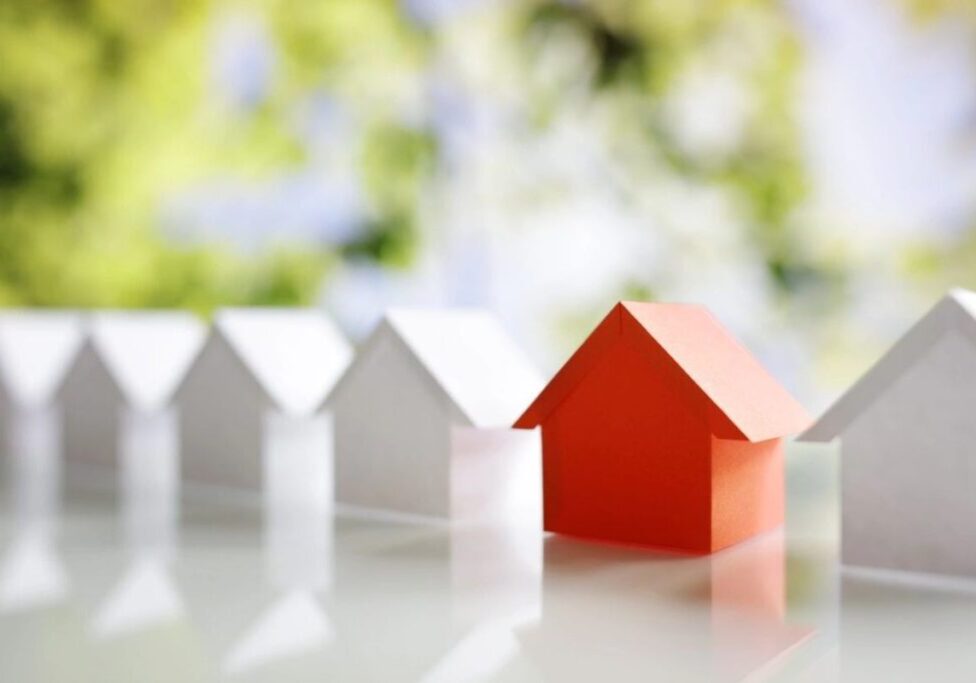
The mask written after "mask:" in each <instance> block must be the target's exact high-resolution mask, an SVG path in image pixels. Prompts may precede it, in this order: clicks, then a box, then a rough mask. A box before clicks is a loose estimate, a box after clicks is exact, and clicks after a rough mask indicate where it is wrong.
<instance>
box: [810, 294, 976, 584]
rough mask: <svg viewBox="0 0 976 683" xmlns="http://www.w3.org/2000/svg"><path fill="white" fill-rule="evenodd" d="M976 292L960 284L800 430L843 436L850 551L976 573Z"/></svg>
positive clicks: (904, 566)
mask: <svg viewBox="0 0 976 683" xmlns="http://www.w3.org/2000/svg"><path fill="white" fill-rule="evenodd" d="M974 406H976V293H973V292H969V291H965V290H954V291H952V292H951V293H949V294H948V295H947V296H946V297H945V298H943V299H942V300H941V301H939V303H938V304H936V305H935V307H934V308H933V309H932V310H931V311H929V312H928V314H926V315H925V316H924V317H923V318H922V319H921V320H920V321H919V322H918V323H916V324H915V326H914V327H913V328H912V329H911V330H909V331H908V333H907V334H906V335H905V336H904V337H902V339H901V340H899V341H898V343H897V344H895V346H894V347H893V348H892V349H891V350H890V351H889V352H888V353H887V354H886V355H885V356H884V357H882V358H881V360H880V361H878V363H877V364H875V365H874V367H872V368H871V369H870V370H869V371H868V372H867V374H866V375H864V377H862V378H861V379H860V380H858V382H857V383H856V384H854V386H853V387H851V389H850V390H849V391H848V392H847V393H846V394H844V395H843V396H842V397H841V398H840V399H839V400H838V401H837V402H836V403H835V404H834V405H833V406H832V407H831V408H830V409H829V410H827V412H826V413H824V415H823V416H822V417H821V418H820V419H819V420H818V421H817V423H816V424H814V425H813V426H812V427H811V428H810V429H809V430H808V431H807V432H806V433H804V434H803V435H802V436H801V437H800V438H801V440H804V441H820V442H827V441H832V440H834V439H839V440H840V451H841V509H842V512H841V528H842V542H841V555H842V560H843V562H844V563H845V564H848V565H857V566H864V567H871V568H880V569H893V570H904V571H916V572H930V573H936V574H953V575H965V576H976V495H974V491H976V460H974V457H973V444H974V443H976V420H974V419H973V407H974Z"/></svg>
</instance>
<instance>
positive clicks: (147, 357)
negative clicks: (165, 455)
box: [60, 311, 206, 467]
mask: <svg viewBox="0 0 976 683" xmlns="http://www.w3.org/2000/svg"><path fill="white" fill-rule="evenodd" d="M205 336H206V327H205V326H204V324H203V322H201V321H200V320H199V319H198V318H196V317H195V316H193V315H192V314H189V313H183V312H176V311H167V312H162V311H161V312H144V311H140V312H123V311H112V312H100V313H95V314H93V315H92V316H91V317H90V318H89V320H88V335H87V339H86V340H85V344H84V346H83V347H82V349H81V352H80V353H79V354H78V357H77V359H76V361H75V363H74V365H73V366H72V368H71V371H70V372H69V373H68V376H67V379H66V380H65V382H64V386H63V387H62V389H61V393H60V395H61V401H62V404H63V406H64V437H65V456H66V459H67V461H68V462H69V463H86V464H97V465H105V466H111V467H115V466H116V465H119V464H121V460H123V459H124V458H125V456H126V453H128V452H129V451H131V450H136V449H138V450H140V451H142V453H141V454H140V453H133V455H134V456H136V457H141V458H143V459H145V458H146V457H147V453H148V451H149V449H150V448H151V446H150V445H149V444H148V443H147V441H152V440H153V439H154V438H155V439H156V440H157V441H158V443H159V445H160V446H163V447H165V450H167V451H169V452H170V453H169V458H170V460H171V462H170V465H173V466H175V465H176V460H175V458H176V455H177V454H176V446H177V444H176V439H177V437H178V432H177V429H178V427H177V420H176V416H175V414H174V412H173V411H172V406H171V402H172V399H173V394H174V393H175V391H176V388H177V386H178V385H179V383H180V382H181V381H182V379H183V377H184V375H185V374H186V371H187V369H188V368H189V367H190V363H192V362H193V359H194V357H195V356H196V354H197V353H198V352H199V350H200V347H201V345H202V344H203V340H204V338H205ZM130 444H131V445H132V446H133V447H134V448H129V445H130Z"/></svg>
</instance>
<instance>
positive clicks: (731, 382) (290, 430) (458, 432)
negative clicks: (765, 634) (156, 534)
mask: <svg viewBox="0 0 976 683" xmlns="http://www.w3.org/2000/svg"><path fill="white" fill-rule="evenodd" d="M974 343H976V294H973V293H971V292H967V291H962V290H954V291H953V292H951V293H950V294H949V295H947V296H946V297H945V298H944V299H943V300H942V301H940V302H939V303H938V304H937V305H936V306H935V308H934V309H933V310H932V311H931V312H930V313H929V314H927V315H926V316H925V317H924V318H923V319H922V320H921V321H920V322H919V323H918V324H917V325H916V326H915V327H913V328H912V330H911V331H910V332H909V333H908V334H907V335H906V336H905V337H904V338H903V339H902V340H901V341H899V342H898V343H897V344H896V345H895V346H894V347H893V349H892V350H891V351H890V352H889V353H888V354H886V355H885V356H884V357H883V358H882V359H881V360H880V361H879V362H878V364H877V365H876V366H875V367H874V368H873V369H872V370H870V371H869V372H868V373H867V374H866V375H865V377H864V378H862V379H861V380H860V381H859V382H858V383H857V384H855V385H854V387H852V388H851V390H850V391H849V392H848V393H847V394H846V395H845V396H844V397H842V398H841V400H840V401H838V403H837V404H836V405H835V406H833V407H832V408H831V409H830V410H829V411H827V413H826V414H825V415H824V416H823V418H822V419H821V420H820V421H819V422H817V423H816V424H814V425H813V426H812V427H811V426H810V423H811V420H810V418H809V417H808V416H807V414H806V412H805V411H804V409H803V408H802V407H801V406H800V405H799V404H798V403H797V402H796V401H795V400H794V399H793V398H792V397H791V396H790V395H789V394H788V393H787V392H786V391H785V390H784V389H783V388H782V387H781V386H779V384H778V383H777V382H776V381H775V380H774V379H773V378H772V377H771V376H770V375H769V374H768V373H767V372H766V371H765V370H764V369H763V368H762V367H761V365H760V364H759V363H758V362H757V361H756V360H755V359H754V358H753V357H752V355H751V354H750V353H749V352H748V350H747V349H746V348H745V347H744V346H743V345H741V344H740V343H739V342H738V341H737V340H736V339H734V338H733V337H732V335H730V334H729V333H728V332H727V331H726V330H725V329H724V328H723V327H722V325H721V324H720V323H719V322H718V321H717V320H716V319H715V318H714V317H713V316H712V315H711V314H710V313H708V311H707V310H705V309H704V308H702V307H700V306H695V305H680V304H643V303H622V304H618V305H617V306H615V307H614V308H613V309H612V310H611V312H610V313H609V314H608V315H607V317H606V318H605V319H604V320H603V321H602V322H601V323H600V324H599V325H598V326H597V328H596V329H595V330H594V331H593V333H592V334H591V335H590V336H589V337H588V338H587V339H586V341H585V342H584V343H583V344H582V345H581V347H580V348H579V350H578V351H577V352H576V353H574V354H573V356H572V357H571V358H570V359H569V360H568V361H567V363H566V364H565V365H564V366H563V368H562V369H561V370H560V371H559V372H558V373H557V374H556V375H555V376H554V377H553V379H552V380H551V382H550V383H549V384H548V385H547V386H543V381H542V380H541V378H540V376H539V374H538V373H537V372H536V371H535V369H534V368H533V367H532V365H531V364H530V363H529V362H528V361H527V360H526V358H525V357H524V355H523V354H522V353H521V351H520V350H519V348H518V347H517V346H516V345H515V344H514V343H513V341H512V340H511V339H510V338H509V337H508V335H507V334H506V333H505V331H504V330H503V329H502V327H501V326H500V324H499V323H498V322H497V320H496V319H495V318H494V317H492V316H491V315H490V314H488V313H485V312H482V311H475V310H399V311H391V312H390V313H388V314H387V316H386V317H385V318H384V320H383V321H382V322H381V323H380V324H379V326H378V327H377V328H376V330H375V331H374V332H373V334H372V335H371V336H370V338H369V339H368V340H367V341H366V342H365V343H364V344H363V345H362V346H361V347H360V348H359V350H358V352H355V353H354V351H353V349H352V348H351V347H350V345H349V344H348V343H347V342H346V341H345V340H344V339H343V337H342V336H341V334H340V333H339V332H338V331H337V330H336V329H335V327H334V326H333V325H332V323H331V322H330V321H329V320H328V319H327V318H326V317H325V316H324V314H322V313H321V312H318V311H313V310H282V309H246V310H245V309H227V310H222V311H219V312H218V313H217V314H216V316H215V318H214V321H213V325H212V326H211V327H210V328H209V330H208V329H207V328H206V327H205V326H204V324H203V323H202V322H200V321H198V320H197V319H196V318H194V317H192V316H190V315H188V314H183V313H172V312H165V313H163V312H140V313H123V312H102V313H91V314H78V313H72V312H28V311H17V312H8V313H4V314H0V379H2V389H3V391H2V399H3V403H2V404H3V409H4V417H5V419H4V424H3V436H4V443H5V444H6V446H5V447H6V448H7V449H8V450H10V451H13V450H17V449H23V448H24V447H25V444H27V445H29V444H30V443H31V441H32V439H33V440H36V439H37V438H38V437H37V433H38V432H39V431H42V432H46V433H47V434H49V435H50V434H55V435H57V436H56V438H57V439H59V442H60V443H61V444H63V450H64V454H65V459H66V460H67V462H69V463H90V464H94V465H99V464H100V465H110V466H119V467H120V469H122V470H129V471H138V470H139V469H140V461H142V460H146V459H152V458H156V459H157V460H158V463H157V466H156V467H155V468H154V469H152V472H154V474H152V475H151V476H150V479H151V478H152V477H157V478H166V477H169V478H173V479H175V478H176V477H177V473H178V476H179V478H181V479H182V480H183V481H186V482H194V483H200V484H213V485H221V486H231V487H237V488H247V489H258V488H261V487H263V488H264V489H265V491H266V492H267V493H268V494H269V495H279V496H289V495H291V494H290V493H289V492H290V491H295V490H299V489H302V487H304V489H305V490H306V492H307V493H308V495H311V496H318V497H319V498H327V499H329V500H331V499H332V498H333V497H334V498H335V500H336V501H338V502H339V503H342V504H344V505H347V506H355V507H358V508H367V509H375V510H383V511H390V512H396V513H401V514H409V515H417V516H424V517H441V518H450V519H452V520H462V519H479V518H484V517H489V516H495V515H500V514H510V513H514V514H517V515H522V516H523V518H531V516H532V515H534V514H537V508H538V507H540V506H541V508H542V515H543V525H544V528H545V529H546V530H548V531H553V532H557V533H562V534H566V535H570V536H576V537H582V538H590V539H595V540H602V541H611V542H620V543H627V544H636V545H642V546H648V547H655V548H665V549H671V550H679V551H685V552H694V553H708V552H714V551H717V550H719V549H722V548H724V547H727V546H729V545H732V544H735V543H737V542H740V541H742V540H744V539H746V538H750V537H752V536H754V535H756V534H758V533H761V532H763V531H766V530H769V529H772V528H775V527H777V526H779V525H780V524H781V523H782V521H783V516H784V473H783V470H784V449H783V440H784V438H785V437H787V436H790V435H793V434H797V433H801V432H804V430H806V431H805V433H804V435H803V437H801V438H805V439H806V440H813V441H830V440H833V439H835V438H837V437H839V438H840V439H841V440H842V498H843V501H842V502H843V557H844V560H845V562H847V563H852V564H856V565H862V566H869V567H875V568H884V569H894V570H911V571H926V572H935V573H942V574H956V575H969V576H974V575H976V497H974V496H973V495H972V493H973V491H974V490H976V458H974V457H973V453H972V448H973V447H972V444H973V443H976V440H974V439H973V438H971V437H976V421H974V420H973V418H972V408H973V406H974V405H976V382H974V381H973V380H974V378H976V354H974V353H973V352H974ZM513 426H514V427H516V428H517V429H515V430H513V429H511V427H513ZM41 427H43V428H44V429H41ZM536 428H541V429H536ZM540 434H541V450H542V456H541V458H540V456H539V453H538V450H537V449H538V445H537V444H538V442H537V439H539V436H540ZM48 438H50V436H49V437H48ZM540 464H541V467H540ZM144 465H145V463H142V469H143V470H144V469H145V467H144ZM540 477H541V485H540ZM150 483H151V482H150ZM333 487H334V489H333ZM540 492H541V494H542V495H541V502H540V500H539V499H540Z"/></svg>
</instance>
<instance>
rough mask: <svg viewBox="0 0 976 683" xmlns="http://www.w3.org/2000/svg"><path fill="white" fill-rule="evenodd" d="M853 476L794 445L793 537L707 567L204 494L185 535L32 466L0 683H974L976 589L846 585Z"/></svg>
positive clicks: (14, 509) (6, 529) (14, 553)
mask: <svg viewBox="0 0 976 683" xmlns="http://www.w3.org/2000/svg"><path fill="white" fill-rule="evenodd" d="M836 464H837V463H836V456H835V455H834V453H833V450H832V449H830V450H824V449H820V448H816V447H802V446H801V447H793V448H792V449H791V452H790V456H789V475H788V477H789V482H788V483H789V486H788V488H789V492H790V500H789V510H788V515H789V521H788V524H787V528H786V530H785V534H780V533H777V534H772V535H767V536H765V537H763V538H760V539H757V540H755V541H752V542H750V543H747V544H744V545H742V546H739V547H736V548H733V549H730V550H728V551H724V552H722V553H719V554H717V555H714V556H711V557H704V558H687V557H677V556H671V555H661V554H655V553H648V552H643V551H638V550H634V549H629V548H618V547H607V546H599V545H592V544H586V543H582V542H578V541H573V540H570V539H565V538H558V537H552V536H547V537H545V538H542V537H540V535H539V534H537V533H535V532H534V531H533V530H532V529H521V530H520V529H504V528H497V527H496V528H490V527H454V528H451V527H448V526H446V525H423V524H417V523H407V522H393V521H389V520H387V521H382V520H379V519H370V518H366V517H362V516H360V517H358V518H353V517H344V516H339V517H338V518H336V519H334V520H333V519H331V518H327V517H326V516H325V515H324V514H319V513H316V514H305V513H302V512H300V511H296V509H295V508H294V507H292V508H291V509H290V510H289V511H287V512H283V511H279V512H280V514H275V515H269V516H268V517H267V520H266V521H263V519H262V516H261V515H260V514H259V513H258V510H259V506H258V505H257V504H256V502H255V500H254V499H246V498H241V497H233V496H227V495H223V494H217V493H214V492H207V493H204V492H200V491H197V492H196V493H195V495H194V496H193V497H192V500H191V501H189V502H188V503H187V504H186V506H185V507H184V509H183V519H182V522H181V524H180V528H179V529H178V530H177V529H175V527H174V526H173V522H172V518H171V514H170V513H167V512H166V510H167V509H168V508H167V507H166V503H165V501H164V500H160V497H159V496H124V497H123V501H124V505H123V506H122V507H121V508H119V506H118V504H117V502H116V498H117V496H116V493H115V492H114V491H113V490H112V488H111V481H112V479H111V477H109V481H107V482H103V483H104V484H105V486H104V487H99V485H98V483H97V482H95V483H92V481H91V479H88V480H87V481H86V482H85V483H84V485H82V483H81V482H79V481H76V480H72V481H71V482H69V483H70V486H69V487H68V491H69V493H68V495H67V497H66V499H65V500H64V502H63V504H58V503H57V501H56V499H55V498H53V497H52V496H51V495H50V482H51V481H54V480H56V476H54V475H53V474H52V473H51V472H50V471H46V469H45V468H44V467H34V468H31V467H28V466H23V465H22V464H21V465H19V466H18V467H15V468H8V470H7V471H5V473H4V474H5V482H4V483H5V485H6V488H7V490H8V491H9V490H10V489H11V487H13V488H18V486H16V485H15V484H16V482H18V481H19V488H18V493H17V495H16V496H12V495H10V494H9V493H8V494H7V495H6V497H5V498H4V501H3V503H4V510H5V512H4V516H3V518H2V523H0V539H2V547H0V680H2V681H17V682H19V683H31V682H34V681H36V682H43V683H52V682H57V681H92V682H98V683H105V682H111V681H139V682H140V683H141V682H145V681H212V680H231V681H275V682H276V683H277V682H282V681H382V682H384V683H386V682H391V681H392V682H395V681H428V682H437V681H452V682H453V681H511V682H514V681H535V680H550V681H631V680H635V681H637V680H639V681H647V680H660V681H683V680H705V681H733V680H741V679H744V678H748V679H750V680H774V681H824V680H828V681H829V680H837V679H844V680H883V681H892V680H906V681H918V680H960V681H963V680H973V679H974V678H976V647H973V644H974V643H976V591H973V590H972V589H969V590H967V587H968V586H967V585H962V586H951V587H946V586H944V585H940V586H925V585H921V584H899V583H892V582H881V581H878V580H877V579H875V578H870V579H869V578H864V577H857V576H854V575H849V574H841V573H839V572H838V569H837V565H836V554H837V552H836V551H837V534H836V529H837V506H836ZM15 475H16V476H15ZM140 501H142V503H140ZM59 508H60V509H59ZM120 509H121V511H122V512H121V513H120V512H119V510H120ZM330 530H334V531H330Z"/></svg>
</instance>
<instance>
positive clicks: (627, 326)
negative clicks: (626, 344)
mask: <svg viewBox="0 0 976 683" xmlns="http://www.w3.org/2000/svg"><path fill="white" fill-rule="evenodd" d="M627 338H629V339H633V340H635V341H636V342H637V343H638V344H641V345H643V344H646V345H649V346H648V348H651V349H654V348H655V347H656V348H657V349H660V350H663V351H664V353H666V354H667V355H668V356H669V357H670V358H671V360H672V361H674V363H675V364H676V365H677V366H678V368H679V369H680V370H681V372H682V373H683V374H684V375H685V376H687V377H688V378H689V379H690V380H691V382H692V383H693V384H694V386H695V387H697V390H698V393H699V394H701V395H703V396H704V398H705V399H707V402H708V404H710V406H711V407H712V408H714V409H715V410H710V411H709V413H710V417H712V418H715V419H714V421H713V422H712V428H713V431H714V432H715V435H716V436H719V437H721V438H732V439H743V440H747V441H752V442H757V441H765V440H767V439H774V438H780V437H783V436H786V435H789V434H794V433H796V432H800V431H803V430H804V429H805V428H806V427H807V426H809V424H810V422H811V418H810V416H809V415H808V414H807V412H806V410H804V409H803V407H802V406H801V405H800V404H799V403H797V402H796V400H795V399H794V398H793V397H792V396H790V394H789V393H788V392H787V391H786V390H785V389H783V387H781V386H780V385H779V383H778V382H777V381H776V380H775V379H774V378H773V377H772V376H771V375H770V374H769V373H768V372H766V370H765V369H764V368H763V367H762V365H760V364H759V362H758V361H757V360H756V359H755V358H754V357H753V355H752V354H751V353H750V352H749V351H748V349H746V348H745V347H744V346H743V345H742V344H741V343H740V342H739V341H738V340H737V339H735V337H733V336H732V335H731V334H730V333H729V332H728V330H726V329H725V328H724V327H723V326H722V324H721V323H719V322H718V320H716V319H715V317H714V316H713V315H712V314H711V313H710V312H709V311H708V309H706V308H705V307H704V306H697V305H690V304H649V303H636V302H629V301H628V302H622V303H619V304H617V305H616V306H614V308H613V310H612V311H610V313H609V315H607V317H606V318H604V319H603V322H601V323H600V325H599V326H597V328H596V329H595V330H594V331H593V333H592V334H590V336H589V337H588V338H587V340H586V341H585V342H584V343H583V345H582V346H581V347H580V348H579V349H578V350H577V351H576V353H574V354H573V355H572V357H571V358H570V359H569V360H568V361H567V362H566V364H565V365H564V366H563V367H562V369H560V370H559V372H558V373H556V376H555V377H554V378H553V379H552V381H551V382H550V383H549V385H548V386H547V387H546V388H545V390H543V392H542V393H541V394H540V395H539V397H538V398H536V400H535V402H533V403H532V405H531V406H529V408H528V410H526V411H525V413H524V414H523V415H522V417H520V418H519V419H518V421H517V422H516V423H515V427H516V428H519V429H532V428H534V427H537V426H539V424H540V423H542V422H543V421H544V420H545V419H546V417H548V416H549V415H550V414H551V413H552V412H553V411H555V410H556V409H557V408H558V407H559V404H560V403H562V401H563V399H565V398H566V397H567V396H568V395H569V394H570V392H572V391H573V390H574V389H575V388H576V386H577V385H578V384H580V382H582V381H583V379H584V378H585V377H586V375H587V373H588V372H589V370H590V369H591V368H592V367H594V366H595V365H596V363H597V362H599V361H600V360H601V359H602V358H603V356H604V355H605V354H606V353H608V352H610V351H611V350H612V349H613V347H614V346H615V345H616V344H617V343H619V342H620V341H621V340H623V339H627Z"/></svg>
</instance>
